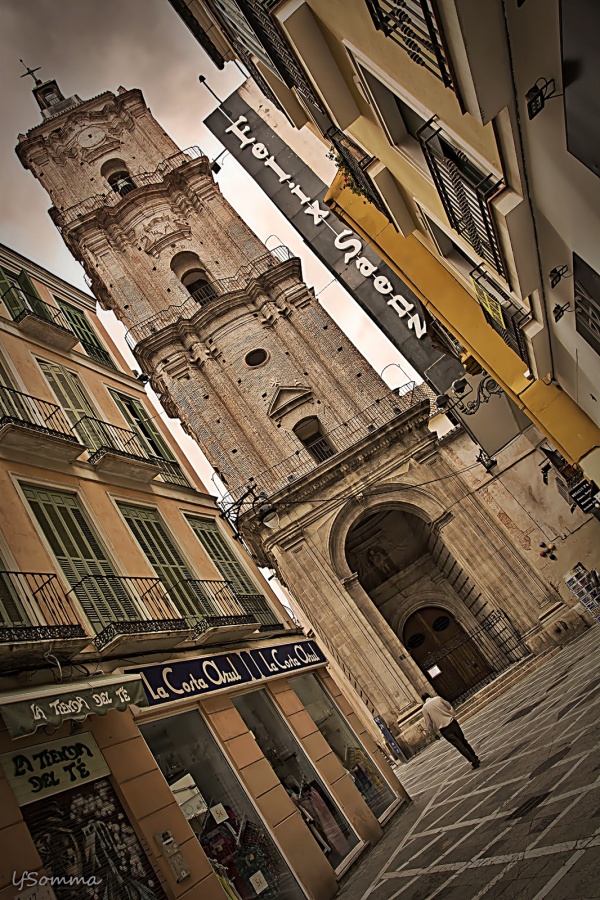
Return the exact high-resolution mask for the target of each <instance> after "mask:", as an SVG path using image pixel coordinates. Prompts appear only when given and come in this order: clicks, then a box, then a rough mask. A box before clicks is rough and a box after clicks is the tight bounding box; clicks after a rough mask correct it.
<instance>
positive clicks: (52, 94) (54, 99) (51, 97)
mask: <svg viewBox="0 0 600 900" xmlns="http://www.w3.org/2000/svg"><path fill="white" fill-rule="evenodd" d="M40 97H41V98H42V100H43V101H44V103H45V104H46V106H56V104H57V103H60V100H61V98H60V97H59V96H58V91H56V90H55V88H53V87H52V88H48V90H46V91H43V93H41V94H40Z"/></svg>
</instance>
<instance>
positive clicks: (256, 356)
mask: <svg viewBox="0 0 600 900" xmlns="http://www.w3.org/2000/svg"><path fill="white" fill-rule="evenodd" d="M266 359H267V351H266V350H263V349H262V347H260V348H258V349H257V350H251V351H250V353H247V354H246V358H245V359H244V362H245V363H246V365H247V366H249V367H250V368H251V369H254V368H255V367H256V366H262V364H263V363H264V362H266Z"/></svg>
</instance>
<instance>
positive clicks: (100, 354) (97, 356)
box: [79, 338, 117, 369]
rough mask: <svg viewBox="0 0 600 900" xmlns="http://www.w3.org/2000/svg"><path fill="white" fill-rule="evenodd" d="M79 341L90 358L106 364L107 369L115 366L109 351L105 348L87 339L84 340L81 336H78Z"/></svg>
mask: <svg viewBox="0 0 600 900" xmlns="http://www.w3.org/2000/svg"><path fill="white" fill-rule="evenodd" d="M79 342H80V344H81V346H82V347H83V349H84V352H85V353H86V355H87V356H89V357H90V359H93V360H95V361H96V362H98V363H101V365H103V366H108V368H109V369H116V368H117V367H116V366H115V364H114V362H113V361H112V359H111V356H110V353H109V352H108V350H105V349H104V347H98V346H97V345H96V344H90V343H89V341H86V340H84V339H83V338H80V339H79Z"/></svg>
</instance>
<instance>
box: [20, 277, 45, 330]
mask: <svg viewBox="0 0 600 900" xmlns="http://www.w3.org/2000/svg"><path fill="white" fill-rule="evenodd" d="M17 281H18V282H19V285H20V287H21V290H22V291H24V293H25V296H26V299H27V306H28V307H29V308H30V309H31V310H32V312H34V313H35V314H36V316H39V317H40V318H41V319H48V321H52V316H51V315H50V310H49V309H48V307H47V306H46V304H45V303H44V301H43V300H42V298H41V297H40V295H39V293H38V289H37V288H36V286H35V284H34V283H33V281H32V280H31V278H30V277H29V273H28V272H26V271H25V269H21V271H20V272H19V274H18V275H17Z"/></svg>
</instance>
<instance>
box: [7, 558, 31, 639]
mask: <svg viewBox="0 0 600 900" xmlns="http://www.w3.org/2000/svg"><path fill="white" fill-rule="evenodd" d="M2 569H4V563H3V562H2V559H0V570H2ZM28 624H29V618H28V616H26V615H25V610H24V609H23V606H22V605H21V600H20V597H19V595H18V593H17V591H16V590H15V587H14V585H13V584H12V582H11V580H10V577H9V576H8V575H5V574H4V572H3V571H0V627H1V626H7V627H11V626H13V625H28Z"/></svg>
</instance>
